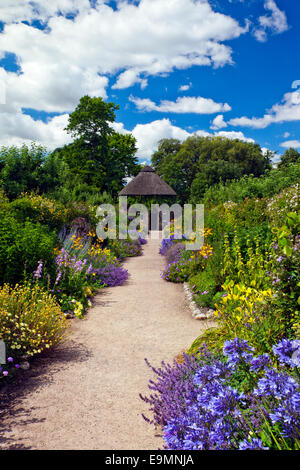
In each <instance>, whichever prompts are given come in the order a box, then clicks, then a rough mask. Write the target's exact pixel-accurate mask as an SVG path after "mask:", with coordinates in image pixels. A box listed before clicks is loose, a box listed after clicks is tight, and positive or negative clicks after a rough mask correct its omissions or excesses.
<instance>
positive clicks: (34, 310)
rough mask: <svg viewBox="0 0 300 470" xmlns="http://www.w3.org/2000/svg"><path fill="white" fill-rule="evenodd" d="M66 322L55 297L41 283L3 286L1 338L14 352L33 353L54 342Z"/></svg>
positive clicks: (1, 297)
mask: <svg viewBox="0 0 300 470" xmlns="http://www.w3.org/2000/svg"><path fill="white" fill-rule="evenodd" d="M67 326H68V322H67V320H66V317H65V316H64V315H63V313H62V311H61V309H60V307H59V305H58V304H57V302H56V301H55V299H54V297H52V296H51V295H50V293H49V292H46V291H44V290H43V289H41V288H40V287H39V286H38V285H35V286H34V287H29V286H20V285H16V286H15V287H14V288H10V287H9V286H8V285H7V284H5V285H4V286H3V287H1V288H0V338H2V340H3V341H4V342H5V344H6V347H7V348H8V350H9V351H12V352H13V354H14V355H24V354H26V355H28V356H33V355H35V354H38V353H41V352H42V351H44V350H47V349H49V348H51V347H53V346H55V345H56V344H57V343H58V342H59V341H61V340H62V339H63V338H64V336H65V330H66V328H67Z"/></svg>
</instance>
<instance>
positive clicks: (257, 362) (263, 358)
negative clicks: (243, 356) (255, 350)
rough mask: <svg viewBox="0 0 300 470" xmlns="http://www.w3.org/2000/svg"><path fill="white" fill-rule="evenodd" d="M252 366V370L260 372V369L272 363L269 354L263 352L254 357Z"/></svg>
mask: <svg viewBox="0 0 300 470" xmlns="http://www.w3.org/2000/svg"><path fill="white" fill-rule="evenodd" d="M250 364H251V367H250V370H251V371H253V372H258V371H259V370H262V369H265V368H266V367H268V366H269V364H270V356H269V354H267V353H266V354H261V355H260V356H256V357H253V358H252V359H251V361H250Z"/></svg>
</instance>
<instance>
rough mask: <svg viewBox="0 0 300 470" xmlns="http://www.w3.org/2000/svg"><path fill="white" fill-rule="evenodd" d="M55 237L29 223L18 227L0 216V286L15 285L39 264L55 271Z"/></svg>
mask: <svg viewBox="0 0 300 470" xmlns="http://www.w3.org/2000/svg"><path fill="white" fill-rule="evenodd" d="M56 245H57V238H56V235H55V234H54V233H52V232H49V229H48V228H47V227H44V226H42V225H40V224H34V223H32V222H30V221H26V222H25V223H20V222H18V221H17V220H16V219H14V218H13V217H12V216H11V215H8V214H5V213H3V212H0V283H1V284H2V283H4V282H8V283H16V282H19V281H21V280H23V279H24V278H25V277H26V274H32V273H33V271H34V270H35V269H36V266H37V265H38V262H39V260H43V261H44V264H46V265H47V268H48V272H49V273H52V272H53V270H54V248H55V246H56Z"/></svg>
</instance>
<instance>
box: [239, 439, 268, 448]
mask: <svg viewBox="0 0 300 470" xmlns="http://www.w3.org/2000/svg"><path fill="white" fill-rule="evenodd" d="M239 450H269V447H264V445H263V443H262V441H261V440H260V439H257V438H253V439H252V440H251V441H247V440H246V439H244V440H243V441H241V442H240V445H239Z"/></svg>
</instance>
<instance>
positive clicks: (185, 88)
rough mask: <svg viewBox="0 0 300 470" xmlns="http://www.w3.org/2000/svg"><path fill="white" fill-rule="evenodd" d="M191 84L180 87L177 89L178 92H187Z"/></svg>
mask: <svg viewBox="0 0 300 470" xmlns="http://www.w3.org/2000/svg"><path fill="white" fill-rule="evenodd" d="M191 86H192V84H191V83H189V84H188V85H181V86H180V87H179V91H188V90H189V89H190V88H191Z"/></svg>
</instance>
